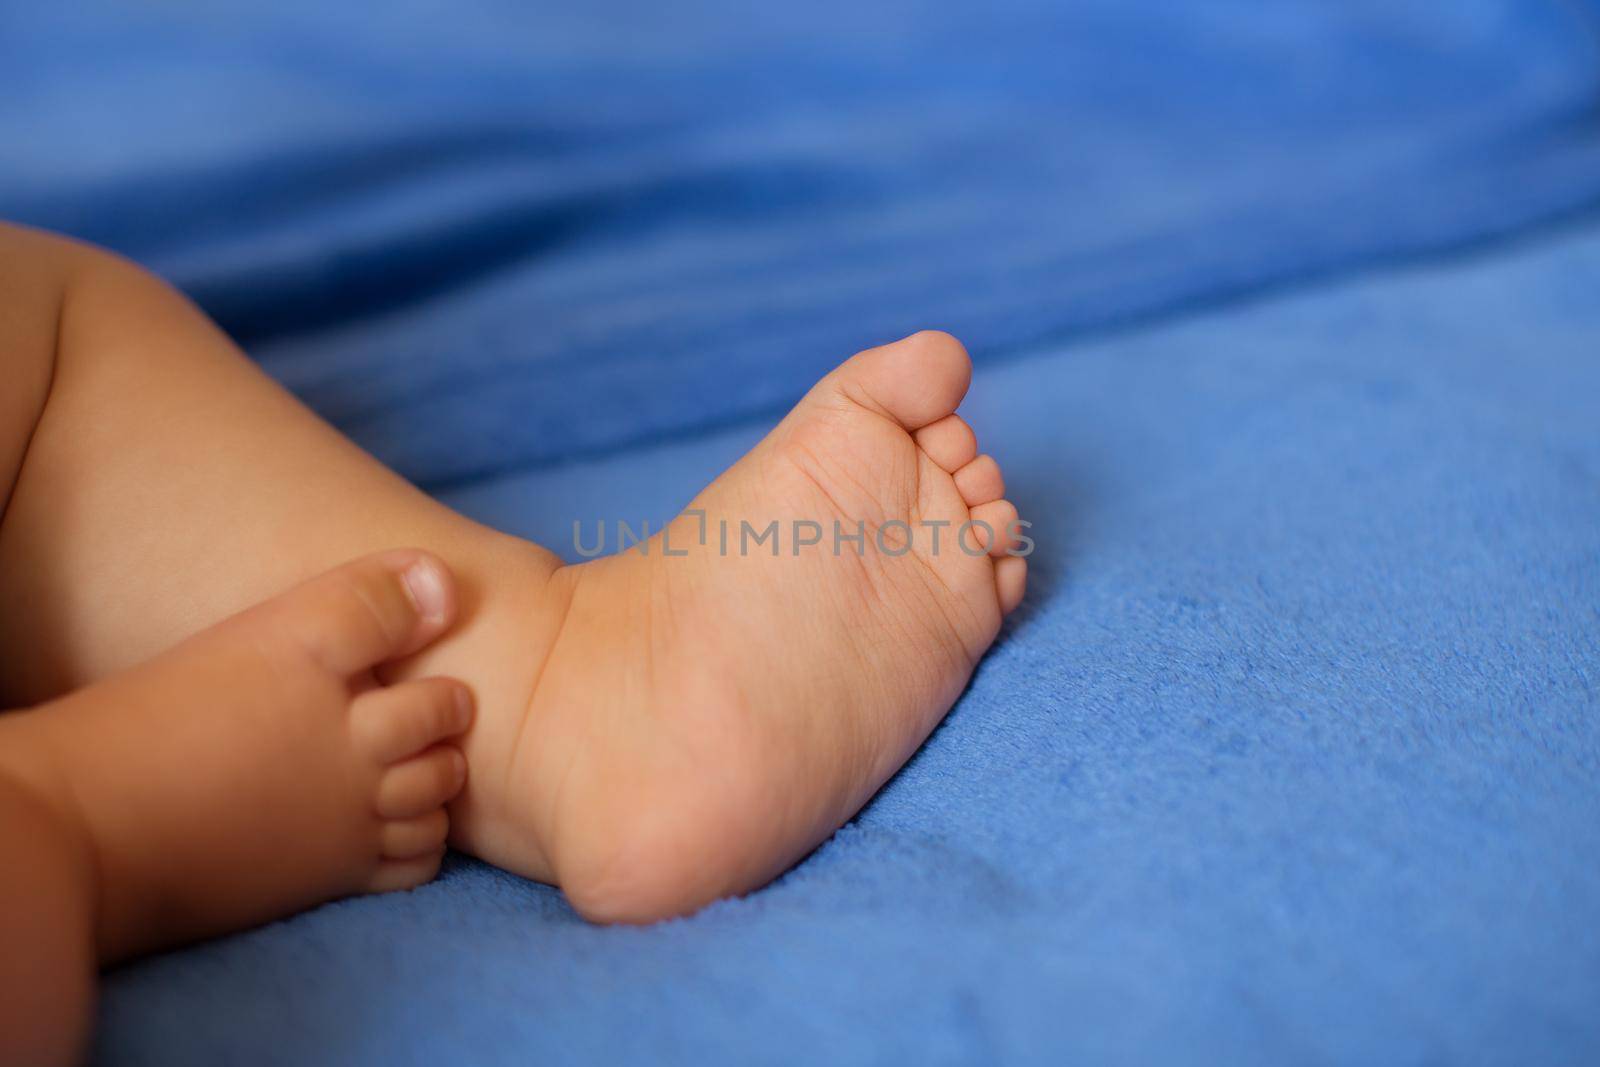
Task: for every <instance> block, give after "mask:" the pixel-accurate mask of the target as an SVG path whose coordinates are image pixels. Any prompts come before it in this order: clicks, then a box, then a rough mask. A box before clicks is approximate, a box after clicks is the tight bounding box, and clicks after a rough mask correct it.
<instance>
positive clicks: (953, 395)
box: [823, 330, 972, 432]
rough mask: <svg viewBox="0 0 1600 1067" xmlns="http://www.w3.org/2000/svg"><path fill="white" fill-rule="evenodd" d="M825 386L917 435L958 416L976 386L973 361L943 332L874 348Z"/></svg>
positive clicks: (851, 361) (927, 332) (847, 364)
mask: <svg viewBox="0 0 1600 1067" xmlns="http://www.w3.org/2000/svg"><path fill="white" fill-rule="evenodd" d="M823 381H824V382H825V383H827V384H829V385H831V386H832V387H834V388H836V389H838V390H839V391H841V392H842V393H843V394H844V395H845V396H846V397H848V398H849V399H851V400H853V401H855V402H856V403H858V404H861V405H863V406H865V407H869V408H872V409H874V410H876V411H879V412H880V413H882V414H884V415H887V416H889V417H890V418H892V419H894V421H895V422H898V423H899V424H900V425H901V426H903V427H904V428H905V429H906V430H908V431H912V432H915V431H916V430H919V429H921V428H922V427H924V426H927V425H928V424H930V423H933V422H936V421H938V420H939V419H942V418H944V417H945V416H946V415H949V414H950V413H951V412H953V411H955V409H956V407H957V405H959V404H960V403H961V398H962V397H964V396H966V395H967V386H968V385H969V384H970V383H971V381H972V359H971V357H970V356H968V355H967V350H966V348H964V347H963V346H962V344H961V342H960V341H957V340H956V339H955V338H954V337H951V336H950V335H949V334H947V333H943V332H941V331H939V330H923V331H922V332H920V333H914V334H912V335H911V336H910V337H907V338H904V339H903V340H899V341H896V342H894V343H893V344H887V345H882V346H881V347H878V348H869V349H867V350H866V351H865V352H859V353H857V354H856V355H855V356H852V357H851V358H850V359H849V360H847V361H846V362H845V363H844V364H843V365H842V366H840V367H839V369H837V370H835V371H834V372H833V373H832V374H830V375H828V377H827V378H825V379H823Z"/></svg>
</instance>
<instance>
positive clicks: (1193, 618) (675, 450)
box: [0, 0, 1600, 1064]
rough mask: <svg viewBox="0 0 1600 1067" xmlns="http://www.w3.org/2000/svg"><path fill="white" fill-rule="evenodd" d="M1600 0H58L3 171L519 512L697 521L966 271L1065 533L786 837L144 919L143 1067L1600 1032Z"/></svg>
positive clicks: (435, 484)
mask: <svg viewBox="0 0 1600 1067" xmlns="http://www.w3.org/2000/svg"><path fill="white" fill-rule="evenodd" d="M1597 19H1600V12H1597V9H1596V8H1595V7H1594V6H1592V5H1587V4H1581V3H1562V2H1559V0H1544V2H1537V0H1522V2H1511V0H1496V2H1491V0H1461V2H1456V3H1451V4H1423V3H1409V2H1395V0H1388V2H1382V3H1376V2H1374V3H1359V2H1350V0H1326V2H1320V3H1311V2H1307V0H1300V2H1284V3H1276V4H1271V5H1257V4H1245V3H1242V2H1240V3H1208V4H1195V5H1187V6H1179V5H1171V4H1162V3H1155V2H1153V0H1152V2H1150V3H1129V2H1112V0H1102V2H1080V3H1074V4H1070V5H1046V4H1037V3H1022V2H1003V3H994V4H985V5H972V6H970V7H968V8H958V7H955V6H953V5H946V4H938V5H935V4H931V3H928V4H913V3H890V4H884V5H873V6H872V7H871V9H870V10H867V11H864V10H861V9H860V8H859V6H857V5H846V4H828V3H824V4H813V5H806V6H805V7H804V8H803V9H796V10H792V11H784V10H779V9H777V8H773V9H772V10H762V11H760V12H759V13H752V12H751V11H750V10H749V9H748V7H735V6H732V5H729V6H727V7H719V6H715V5H711V4H701V3H685V4H674V5H646V4H637V5H634V4H624V3H617V2H608V3H605V4H591V5H585V6H583V7H582V8H581V9H579V8H576V7H574V8H569V9H564V10H556V9H553V8H546V9H543V10H535V9H532V8H528V7H525V6H522V5H510V4H507V5H498V4H468V5H433V4H423V3H402V4H395V5H391V6H389V7H387V8H384V9H382V11H381V12H379V11H378V10H377V9H363V10H360V11H345V10H343V9H337V8H328V9H325V6H324V5H319V4H311V3H287V4H280V5H274V6H273V9H272V11H271V12H267V11H262V10H244V9H241V10H228V9H226V8H225V7H222V6H218V5H209V6H205V7H198V6H196V7H193V8H190V7H187V6H184V5H174V4H169V5H162V6H159V7H154V6H152V7H149V8H145V9H142V10H139V11H130V10H124V9H123V8H122V7H121V6H118V5H111V4H106V5H103V6H101V5H91V4H75V5H55V6H52V7H49V8H36V7H30V8H27V9H21V8H15V7H13V8H10V9H7V10H5V11H4V12H3V13H0V214H4V215H7V216H9V217H13V218H20V219H22V220H24V221H30V222H35V223H37V224H40V225H46V226H51V227H54V228H58V229H63V230H66V231H68V232H71V233H75V234H78V235H80V236H84V237H87V238H90V239H93V240H97V241H101V242H103V243H107V244H109V245H111V246H113V247H115V248H118V249H120V250H122V251H124V252H126V253H128V254H130V255H133V256H135V257H136V258H138V259H140V260H142V261H144V262H146V263H149V264H150V265H152V266H154V267H156V268H157V269H158V270H160V271H162V272H163V273H165V274H167V275H168V276H169V277H171V278H172V279H174V280H175V281H176V282H178V283H179V284H180V285H182V286H183V287H184V288H186V289H187V290H188V291H190V292H191V293H193V294H194V295H195V296H196V297H197V299H199V300H200V302H201V303H202V304H203V305H204V306H205V307H206V308H207V309H208V310H210V311H211V312H212V313H213V314H215V315H216V316H217V317H218V318H219V319H220V320H221V321H222V322H223V323H224V325H226V326H227V327H228V328H229V329H231V330H232V331H233V332H234V333H235V334H236V335H237V336H239V337H240V338H241V339H242V340H243V341H244V342H245V343H246V344H247V345H248V347H249V348H250V350H251V352H252V354H253V355H255V356H256V357H257V358H259V359H260V360H261V361H262V363H263V364H264V365H265V366H266V367H267V368H268V370H269V371H271V372H272V373H273V374H275V375H276V376H278V377H279V378H280V379H282V380H283V381H285V382H286V383H288V384H289V385H290V386H291V387H293V388H295V389H296V390H297V391H298V392H299V393H300V394H301V395H302V396H304V397H306V398H307V400H308V401H310V402H311V403H312V404H313V405H314V406H315V407H317V408H318V409H319V410H321V411H322V412H323V413H324V414H326V415H327V416H328V417H329V418H331V419H332V420H333V421H335V422H336V423H337V424H338V425H340V426H341V427H342V428H343V429H345V430H346V431H347V432H349V433H351V434H352V435H354V436H355V437H356V438H357V439H358V440H360V441H361V442H362V443H363V444H365V445H367V446H368V447H369V448H371V449H373V450H374V451H375V452H376V453H377V454H378V455H380V456H381V457H382V458H384V459H385V460H387V461H389V462H390V463H392V464H394V465H396V466H397V467H398V468H399V469H400V470H401V471H402V472H404V473H405V474H407V475H408V476H410V477H412V478H414V479H417V480H418V481H420V482H421V483H422V484H424V485H425V486H428V487H430V488H432V489H434V490H435V491H437V492H439V493H441V494H442V495H443V496H444V497H445V498H446V499H447V500H449V501H450V502H452V503H454V504H455V505H457V506H459V507H461V508H463V509H464V510H466V511H467V512H469V513H470V514H474V515H476V516H479V517H482V518H484V519H486V520H488V521H492V522H494V523H496V524H498V525H500V526H502V527H505V528H508V529H512V530H516V531H518V532H522V533H525V534H528V535H530V536H535V537H538V538H540V539H541V540H544V541H546V542H547V543H550V544H552V545H553V546H555V547H557V548H564V547H567V546H569V545H570V529H571V522H572V520H573V519H575V518H582V519H593V518H596V517H600V516H607V517H611V516H615V515H618V514H621V515H633V516H638V517H641V518H642V517H653V518H659V517H662V516H665V515H667V514H670V513H671V512H672V511H673V510H674V509H675V508H676V507H678V506H679V505H680V504H681V503H682V502H683V501H684V500H685V499H687V498H688V496H689V495H690V494H691V493H692V492H693V491H694V490H695V489H696V488H697V487H698V486H699V485H700V484H702V483H703V482H704V480H705V479H706V478H708V477H709V476H711V475H712V474H714V473H715V472H716V471H717V470H718V469H719V468H720V467H721V466H722V465H724V464H726V463H727V462H728V461H729V460H731V459H732V458H733V457H734V456H736V455H737V454H738V453H739V451H740V450H742V449H743V448H744V447H746V446H747V445H748V443H749V442H750V441H752V440H754V439H755V438H756V437H757V436H759V434H760V432H761V430H762V428H763V426H764V425H765V424H766V422H767V421H769V419H770V416H771V415H772V414H773V413H775V412H777V411H780V410H782V408H783V407H784V406H785V405H786V404H787V403H789V402H790V401H792V399H793V398H794V397H795V396H796V395H797V394H798V393H799V392H800V390H802V389H803V388H804V387H805V385H806V384H808V383H809V381H811V380H812V379H813V378H814V377H815V376H816V375H817V374H818V373H820V372H821V371H822V370H825V369H826V368H827V367H829V366H831V365H832V364H833V363H834V362H836V361H837V360H838V359H839V358H841V357H842V356H843V355H846V354H848V353H849V352H850V351H852V350H854V349H856V348H859V347H862V346H864V345H866V344H870V343H874V342H878V341H882V340H885V339H887V338H889V337H891V336H894V335H896V334H898V333H901V332H904V331H908V330H910V329H913V328H916V327H921V326H940V327H944V328H947V329H951V330H953V331H955V332H957V333H958V334H960V335H961V336H962V337H963V338H964V339H966V340H967V341H968V343H969V345H970V346H971V347H972V349H973V351H974V355H975V357H976V358H977V359H978V361H979V367H980V369H979V373H978V376H977V379H976V382H975V384H974V389H973V394H972V397H971V399H970V401H969V403H968V405H967V408H966V409H965V411H966V413H967V414H968V415H969V416H970V417H971V419H972V420H973V421H974V422H975V423H976V424H977V426H978V427H979V430H980V432H981V433H982V434H983V437H984V440H985V443H986V445H987V446H988V447H990V448H991V449H992V450H994V451H995V452H996V453H997V454H998V455H999V456H1000V457H1001V458H1002V459H1003V461H1004V462H1005V464H1006V469H1007V474H1008V481H1009V482H1010V484H1011V490H1012V495H1013V496H1014V498H1015V499H1016V500H1017V501H1018V502H1019V503H1020V504H1021V505H1022V506H1023V508H1024V510H1025V512H1026V513H1027V514H1028V515H1029V517H1031V518H1032V519H1034V520H1035V522H1036V524H1037V525H1036V529H1035V531H1034V532H1035V533H1036V535H1037V537H1038V542H1039V550H1038V553H1037V554H1036V555H1035V557H1034V561H1033V562H1034V570H1033V586H1032V589H1031V592H1030V598H1029V601H1028V603H1027V604H1026V605H1025V607H1024V609H1023V611H1022V612H1021V614H1020V615H1019V616H1018V617H1017V618H1016V619H1015V620H1014V622H1013V623H1012V624H1011V625H1010V626H1009V627H1008V630H1007V633H1006V635H1005V636H1004V638H1003V640H1002V642H1001V643H1000V644H999V645H998V646H997V648H996V649H995V651H994V652H993V653H992V654H991V656H990V657H989V658H988V659H987V660H986V661H985V663H984V665H983V667H982V668H981V670H980V672H979V675H978V677H977V678H976V679H975V681H974V683H973V685H972V687H971V689H970V690H969V692H968V693H967V695H966V696H965V697H964V699H963V700H962V701H961V703H960V704H959V705H958V706H957V708H956V710H955V711H954V712H953V713H952V715H951V717H950V719H949V720H948V721H947V722H946V724H945V725H944V726H943V727H942V728H941V729H940V731H939V732H938V733H937V734H936V735H935V736H934V738H933V739H932V740H931V741H930V743H929V744H928V745H927V746H926V747H925V748H924V750H923V751H922V752H921V753H919V754H918V756H917V757H916V758H915V759H914V760H913V761H912V763H911V764H910V765H909V766H908V767H907V768H906V769H905V771H904V772H902V774H901V775H900V776H899V777H897V778H896V779H895V780H894V781H893V782H892V783H891V784H890V786H889V787H888V788H887V789H886V790H885V791H884V792H883V793H882V794H881V795H880V796H879V797H878V798H877V799H876V800H875V801H874V802H873V803H872V804H871V805H870V806H869V807H868V808H867V809H866V811H864V812H863V813H862V815H861V816H860V817H859V818H858V819H856V820H855V821H854V822H853V823H852V824H851V825H850V826H848V827H846V828H845V829H844V830H842V831H841V832H840V833H839V834H838V835H836V836H835V838H834V839H833V840H831V841H830V842H829V843H827V844H826V845H825V846H824V847H823V848H822V849H820V850H819V851H818V852H817V853H816V854H815V855H813V856H812V857H810V858H809V859H808V860H806V861H805V862H804V863H802V864H801V865H800V866H798V867H797V868H796V869H795V870H794V871H792V872H791V873H790V874H789V875H787V876H786V877H785V878H783V879H782V880H781V881H780V882H778V883H777V884H776V885H774V886H772V887H770V888H768V889H766V890H763V891H761V892H759V893H756V894H754V895H752V896H751V897H749V898H746V899H744V900H740V901H730V902H725V903H723V904H720V905H717V906H715V907H713V908H711V909H709V910H708V911H706V912H704V913H703V914H701V915H699V916H697V917H695V918H693V919H690V920H687V921H681V922H675V923H668V924H663V925H660V926H657V927H653V928H650V929H643V930H608V929H598V928H594V927H589V926H586V925H584V924H582V923H581V922H580V921H578V920H577V919H576V918H575V917H574V916H573V915H572V913H571V912H570V911H569V910H568V909H567V908H566V907H565V905H564V904H563V903H562V902H561V900H560V897H559V895H558V894H557V893H555V892H554V891H552V890H550V889H547V888H544V887H540V886H535V885H531V884H529V883H526V882H523V881H521V880H519V879H516V878H513V877H511V876H508V875H505V874H502V873H500V872H497V871H494V870H492V869H490V868H487V867H485V866H483V865H480V864H477V863H474V862H472V861H468V860H459V861H457V862H454V863H453V864H452V865H451V867H450V868H449V869H448V871H447V872H446V874H445V876H444V877H443V878H442V879H441V880H440V881H439V882H438V883H436V884H434V885H431V886H429V887H426V888H424V889H422V890H419V891H417V892H415V893H411V894H407V895H395V896H389V897H384V898H381V899H371V900H360V901H350V902H345V903H341V904H337V905H333V906H330V907H326V908H322V909H319V910H318V911H316V912H313V913H311V914H308V915H305V916H301V917H298V918H296V919H293V920H291V921H288V922H285V923H280V924H276V925H274V926H272V927H269V928H267V929H264V930H260V931H257V932H254V933H250V934H246V935H243V936H240V937H235V938H231V939H228V940H225V941H221V942H217V943H214V944H211V945H207V946H204V947H201V948H197V949H194V950H190V951H187V952H182V953H177V954H174V955H171V956H168V957H164V958H160V959H156V960H151V961H148V962H146V963H143V964H140V965H137V966H134V967H130V968H127V969H124V970H123V971H121V972H119V973H117V974H116V975H114V976H113V977H112V978H111V979H110V981H109V982H108V983H107V989H106V997H105V1002H104V1008H103V1012H102V1014H103V1020H102V1021H103V1024H104V1025H103V1028H102V1032H101V1047H100V1050H99V1058H100V1059H101V1060H102V1061H104V1062H106V1063H153V1064H154V1063H159V1064H190V1063H193V1064H212V1063H217V1062H237V1063H282V1062H305V1063H316V1062H325V1063H374V1064H376V1063H384V1064H392V1063H457V1062H468V1063H492V1064H498V1063H505V1064H511V1063H524V1062H593V1061H607V1060H617V1059H629V1060H640V1061H659V1062H685V1063H687V1062H694V1061H702V1060H705V1059H711V1060H726V1061H729V1062H753V1061H754V1062H790V1061H802V1060H804V1061H815V1060H829V1061H840V1062H883V1061H895V1060H916V1061H919V1062H921V1061H929V1062H981V1061H987V1060H992V1059H1005V1060H1011V1061H1017V1062H1040V1063H1062V1062H1079V1061H1082V1062H1150V1061H1155V1060H1160V1061H1170V1062H1192V1063H1210V1062H1229V1063H1258V1062H1259V1063H1284V1062H1295V1063H1299V1062H1347V1063H1367V1062H1391V1063H1419V1064H1420V1063H1437V1062H1451V1063H1475V1062H1484V1063H1489V1062H1500V1063H1504V1062H1518V1063H1524V1062H1526V1063H1535V1062H1537V1063H1573V1062H1585V1061H1593V1060H1595V1059H1597V1058H1600V721H1597V715H1600V693H1597V687H1600V215H1597V213H1596V212H1595V211H1594V208H1595V205H1596V203H1597V202H1600V107H1597V104H1600V99H1597V90H1600V49H1597V47H1596V41H1597V40H1600V38H1597V35H1596V27H1597V25H1600V22H1597Z"/></svg>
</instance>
